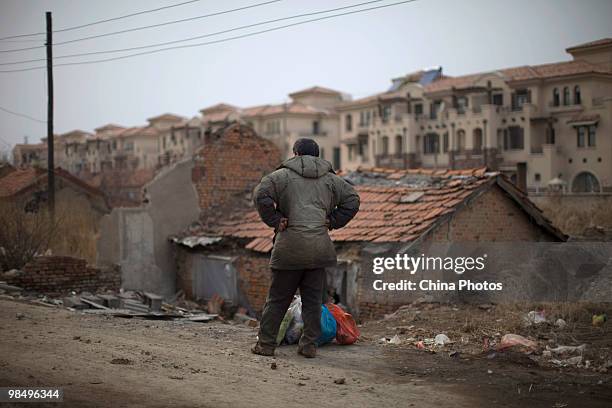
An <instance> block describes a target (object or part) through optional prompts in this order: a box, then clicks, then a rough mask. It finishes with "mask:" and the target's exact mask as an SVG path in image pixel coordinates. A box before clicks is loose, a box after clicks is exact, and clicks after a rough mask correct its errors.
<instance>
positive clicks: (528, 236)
mask: <svg viewBox="0 0 612 408" xmlns="http://www.w3.org/2000/svg"><path fill="white" fill-rule="evenodd" d="M430 239H431V240H433V241H434V242H448V241H453V242H466V241H486V242H503V241H551V240H552V237H551V236H550V235H548V234H547V233H546V232H545V231H544V230H542V229H541V228H540V227H539V226H538V225H537V224H534V223H533V222H531V220H530V219H529V217H528V216H527V215H526V213H525V212H524V211H523V210H522V209H521V208H520V207H519V206H518V204H516V203H515V202H514V201H513V200H512V199H510V198H509V196H508V195H506V193H505V192H504V191H503V190H502V189H501V188H500V187H498V186H497V185H495V186H493V187H492V188H491V189H489V190H487V191H486V192H484V193H483V194H482V195H481V196H480V197H477V198H476V199H474V200H473V201H471V202H470V203H468V205H467V206H465V207H464V208H461V209H459V211H458V212H457V213H456V215H455V216H454V217H452V219H451V220H450V222H447V223H446V224H443V225H441V226H439V227H438V228H437V229H436V230H435V231H433V235H432V236H431V238H430Z"/></svg>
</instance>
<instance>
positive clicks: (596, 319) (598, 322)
mask: <svg viewBox="0 0 612 408" xmlns="http://www.w3.org/2000/svg"><path fill="white" fill-rule="evenodd" d="M607 320H608V316H607V315H606V314H605V313H600V314H595V315H593V326H595V327H598V326H602V325H603V324H604V323H605V322H606V321H607Z"/></svg>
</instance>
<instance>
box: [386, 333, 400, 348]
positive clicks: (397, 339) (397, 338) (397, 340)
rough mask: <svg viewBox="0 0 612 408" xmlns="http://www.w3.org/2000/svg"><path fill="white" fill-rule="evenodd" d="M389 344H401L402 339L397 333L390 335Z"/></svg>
mask: <svg viewBox="0 0 612 408" xmlns="http://www.w3.org/2000/svg"><path fill="white" fill-rule="evenodd" d="M389 344H394V345H396V346H397V345H400V344H402V339H400V336H398V335H397V334H396V335H395V336H393V337H391V340H389Z"/></svg>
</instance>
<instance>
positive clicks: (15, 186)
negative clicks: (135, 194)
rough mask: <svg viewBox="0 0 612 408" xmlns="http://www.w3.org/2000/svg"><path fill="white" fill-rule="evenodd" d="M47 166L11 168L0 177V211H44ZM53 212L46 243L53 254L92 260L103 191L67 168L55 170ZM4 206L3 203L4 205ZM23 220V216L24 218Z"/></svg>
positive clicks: (20, 213)
mask: <svg viewBox="0 0 612 408" xmlns="http://www.w3.org/2000/svg"><path fill="white" fill-rule="evenodd" d="M47 176H48V173H47V170H46V169H41V168H38V167H26V168H21V169H13V171H11V172H8V173H7V174H5V175H4V176H3V177H1V178H0V204H1V205H2V206H3V208H2V211H7V213H5V214H4V215H5V216H6V215H7V214H9V212H10V211H17V212H18V213H10V214H14V216H15V217H26V216H27V214H32V213H37V212H38V211H44V209H45V208H46V206H47V203H48V194H47ZM55 186H56V187H55V188H56V191H55V213H56V220H57V221H59V222H58V225H57V227H56V232H55V237H54V239H53V241H52V242H51V243H50V249H51V250H52V252H53V253H54V254H58V255H70V256H76V257H79V258H83V259H85V260H87V261H88V262H90V263H94V262H95V260H96V257H97V251H96V241H97V239H98V237H99V234H100V220H101V219H102V217H103V216H104V215H105V214H107V213H109V212H110V206H109V204H108V201H107V199H106V196H105V195H104V193H103V192H102V191H101V190H99V189H97V188H95V187H93V186H91V185H89V184H88V183H86V182H84V181H83V180H81V179H79V178H78V177H75V176H73V175H72V174H70V173H68V172H67V171H65V170H63V169H61V168H57V169H56V170H55ZM5 206H6V207H5ZM24 220H25V218H24Z"/></svg>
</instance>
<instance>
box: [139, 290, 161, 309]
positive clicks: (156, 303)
mask: <svg viewBox="0 0 612 408" xmlns="http://www.w3.org/2000/svg"><path fill="white" fill-rule="evenodd" d="M163 299H164V298H163V297H162V296H159V295H156V294H154V293H150V292H144V300H145V303H146V304H147V306H149V310H150V311H152V312H159V311H161V306H162V301H163Z"/></svg>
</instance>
